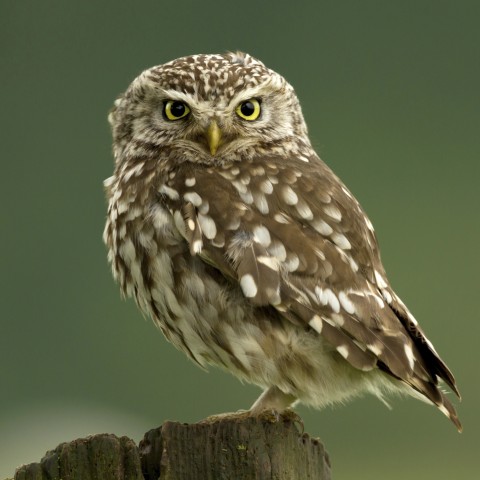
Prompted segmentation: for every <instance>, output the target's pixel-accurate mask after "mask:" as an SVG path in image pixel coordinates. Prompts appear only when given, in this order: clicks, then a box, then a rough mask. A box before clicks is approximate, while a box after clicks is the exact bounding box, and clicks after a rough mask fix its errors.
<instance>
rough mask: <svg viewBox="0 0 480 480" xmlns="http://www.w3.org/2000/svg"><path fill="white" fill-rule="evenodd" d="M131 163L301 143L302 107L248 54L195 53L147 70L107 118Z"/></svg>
mask: <svg viewBox="0 0 480 480" xmlns="http://www.w3.org/2000/svg"><path fill="white" fill-rule="evenodd" d="M109 121H110V123H111V125H112V129H113V136H114V154H115V158H116V161H117V163H118V162H121V161H122V159H124V158H125V156H127V157H130V158H131V157H132V156H133V157H138V156H142V157H145V156H146V155H147V156H152V155H155V156H158V155H162V154H165V155H168V158H169V159H177V160H178V161H185V160H187V161H191V162H195V163H206V164H212V163H216V162H222V161H227V160H232V159H233V160H239V159H241V158H244V157H245V156H247V157H249V156H253V155H254V154H256V153H257V154H258V151H259V149H261V148H265V149H266V150H268V151H269V152H272V149H275V148H276V149H278V148H282V147H283V146H286V145H290V144H292V139H294V140H295V142H293V143H297V142H298V141H303V143H307V144H308V143H309V142H308V137H307V129H306V126H305V122H304V119H303V116H302V113H301V109H300V104H299V101H298V99H297V97H296V95H295V93H294V90H293V88H292V86H291V85H290V84H289V83H288V82H287V81H286V80H285V79H284V78H283V77H282V76H281V75H279V74H278V73H276V72H274V71H272V70H270V69H268V68H267V67H265V65H264V64H263V63H262V62H260V61H259V60H256V59H255V58H253V57H251V56H250V55H247V54H244V53H227V54H224V55H193V56H189V57H183V58H179V59H176V60H173V61H171V62H169V63H166V64H164V65H160V66H156V67H153V68H150V69H148V70H146V71H144V72H143V73H142V74H141V75H139V76H138V77H137V78H136V79H135V80H134V81H133V82H132V84H131V85H130V87H129V88H128V89H127V91H126V92H125V94H124V95H122V96H121V97H120V98H118V99H117V101H116V102H115V106H114V108H113V110H112V112H111V114H110V116H109Z"/></svg>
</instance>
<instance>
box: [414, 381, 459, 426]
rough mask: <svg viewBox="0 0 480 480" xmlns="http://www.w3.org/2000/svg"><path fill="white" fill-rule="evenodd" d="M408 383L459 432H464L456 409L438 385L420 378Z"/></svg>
mask: <svg viewBox="0 0 480 480" xmlns="http://www.w3.org/2000/svg"><path fill="white" fill-rule="evenodd" d="M406 383H407V384H408V385H409V386H410V387H413V388H414V389H415V390H416V392H418V393H420V394H421V395H422V396H423V397H424V399H426V400H427V401H428V402H429V403H433V404H434V405H435V406H436V407H437V408H438V409H439V410H440V411H441V412H442V413H443V414H444V415H445V416H446V417H448V418H449V419H450V421H451V422H452V423H453V424H454V425H455V427H456V428H457V430H458V431H459V432H462V430H463V427H462V424H461V423H460V420H459V418H458V415H457V412H456V410H455V407H454V406H453V404H452V402H450V400H449V399H448V398H447V396H446V395H445V394H444V393H443V392H442V391H441V390H440V388H439V387H438V386H437V385H435V384H433V383H431V382H428V381H425V380H422V379H420V378H418V377H416V378H414V379H410V380H409V381H408V382H406Z"/></svg>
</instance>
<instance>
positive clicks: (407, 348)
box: [403, 343, 415, 370]
mask: <svg viewBox="0 0 480 480" xmlns="http://www.w3.org/2000/svg"><path fill="white" fill-rule="evenodd" d="M403 348H404V350H405V355H406V356H407V360H408V365H409V366H410V368H411V369H412V370H413V367H414V365H415V356H414V355H413V350H412V346H411V345H409V344H408V343H406V344H405V345H404V346H403Z"/></svg>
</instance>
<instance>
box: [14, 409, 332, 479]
mask: <svg viewBox="0 0 480 480" xmlns="http://www.w3.org/2000/svg"><path fill="white" fill-rule="evenodd" d="M296 420H297V419H296V418H294V417H293V416H292V415H291V414H286V415H275V414H270V415H269V414H265V415H262V416H260V417H251V416H249V415H248V414H233V415H224V416H218V417H210V418H208V419H206V420H203V421H201V422H199V423H194V424H184V423H178V422H165V423H164V424H163V425H162V426H161V427H159V428H156V429H153V430H150V431H149V432H147V433H146V434H145V436H144V438H143V440H142V441H141V442H140V445H139V446H138V447H137V446H136V445H135V443H134V442H133V440H131V439H129V438H127V437H120V438H119V437H116V436H115V435H112V434H99V435H94V436H90V437H87V438H83V439H77V440H74V441H72V442H69V443H62V444H60V445H59V446H58V447H57V448H56V449H55V450H52V451H49V452H47V454H46V455H45V456H44V457H43V458H42V460H41V461H40V462H39V463H32V464H30V465H23V466H22V467H20V468H18V469H17V471H16V473H15V477H14V478H15V480H204V479H205V480H251V479H255V480H296V479H298V480H330V479H331V472H330V462H329V458H328V454H327V452H326V451H325V448H324V446H323V444H322V443H321V442H320V441H319V440H318V439H315V438H311V437H310V436H309V435H307V434H305V433H301V432H300V431H299V426H298V422H297V421H296Z"/></svg>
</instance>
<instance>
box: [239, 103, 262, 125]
mask: <svg viewBox="0 0 480 480" xmlns="http://www.w3.org/2000/svg"><path fill="white" fill-rule="evenodd" d="M235 111H236V112H237V115H238V116H239V117H241V118H243V119H244V120H249V121H252V120H256V119H257V118H258V117H259V116H260V111H261V109H260V102H259V101H258V100H257V99H256V98H251V99H250V100H246V101H245V102H242V103H240V105H238V107H237V108H236V109H235Z"/></svg>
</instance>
